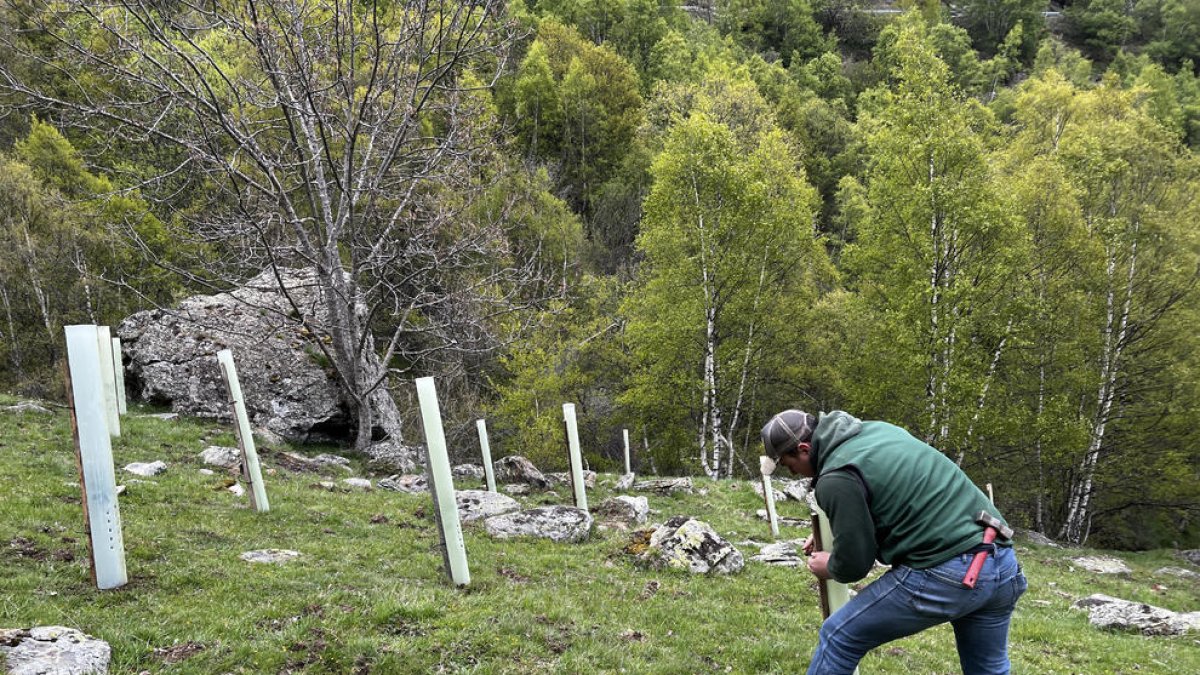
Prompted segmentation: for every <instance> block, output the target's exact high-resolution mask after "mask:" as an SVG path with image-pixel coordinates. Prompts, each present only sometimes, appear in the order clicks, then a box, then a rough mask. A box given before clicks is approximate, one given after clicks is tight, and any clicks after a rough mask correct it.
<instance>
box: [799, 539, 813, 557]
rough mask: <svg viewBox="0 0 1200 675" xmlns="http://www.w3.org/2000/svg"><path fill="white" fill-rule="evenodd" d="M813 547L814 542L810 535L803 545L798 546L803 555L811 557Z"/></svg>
mask: <svg viewBox="0 0 1200 675" xmlns="http://www.w3.org/2000/svg"><path fill="white" fill-rule="evenodd" d="M815 545H816V542H814V541H813V538H812V535H809V536H808V538H807V539H805V540H804V543H803V544H801V545H800V546H801V548H803V549H804V555H812V554H813V546H815Z"/></svg>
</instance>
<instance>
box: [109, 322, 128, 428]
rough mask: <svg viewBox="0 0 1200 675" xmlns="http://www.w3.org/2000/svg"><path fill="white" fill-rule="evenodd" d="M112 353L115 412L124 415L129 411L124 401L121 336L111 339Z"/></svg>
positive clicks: (123, 357)
mask: <svg viewBox="0 0 1200 675" xmlns="http://www.w3.org/2000/svg"><path fill="white" fill-rule="evenodd" d="M112 353H113V374H114V375H115V376H116V377H115V380H114V381H115V384H116V390H117V414H119V415H124V414H126V413H128V412H129V407H128V406H127V405H126V402H125V356H124V354H123V353H122V351H121V338H116V337H115V338H113V339H112Z"/></svg>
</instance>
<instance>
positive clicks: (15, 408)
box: [0, 401, 53, 415]
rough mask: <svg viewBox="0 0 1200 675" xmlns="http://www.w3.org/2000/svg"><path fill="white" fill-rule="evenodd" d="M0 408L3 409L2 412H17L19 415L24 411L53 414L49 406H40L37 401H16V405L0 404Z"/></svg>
mask: <svg viewBox="0 0 1200 675" xmlns="http://www.w3.org/2000/svg"><path fill="white" fill-rule="evenodd" d="M0 410H3V411H4V412H10V413H17V414H20V415H24V414H25V413H33V414H36V415H51V414H53V413H52V412H51V411H50V409H49V408H46V407H45V406H42V405H38V404H37V403H35V402H33V401H21V402H20V403H18V404H16V405H5V406H0Z"/></svg>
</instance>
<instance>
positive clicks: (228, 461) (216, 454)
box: [200, 445, 242, 469]
mask: <svg viewBox="0 0 1200 675" xmlns="http://www.w3.org/2000/svg"><path fill="white" fill-rule="evenodd" d="M200 461H201V462H204V463H205V464H208V465H209V466H219V467H221V468H224V469H232V468H234V467H236V466H238V465H239V464H241V463H242V451H241V450H238V449H237V448H230V447H227V446H223V445H210V446H208V447H207V448H205V449H204V450H203V451H202V452H201V453H200Z"/></svg>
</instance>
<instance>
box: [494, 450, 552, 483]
mask: <svg viewBox="0 0 1200 675" xmlns="http://www.w3.org/2000/svg"><path fill="white" fill-rule="evenodd" d="M492 472H493V474H494V475H495V476H496V482H497V483H502V484H507V483H524V484H525V485H528V486H529V487H531V488H533V489H536V490H545V489H546V488H548V487H550V481H548V480H546V476H544V475H543V474H542V472H541V471H538V468H537V467H536V466H534V465H533V462H531V461H529V460H528V459H525V458H524V457H522V456H520V455H509V456H508V457H503V458H501V459H500V460H499V461H497V462H496V463H495V464H494V465H493V466H492Z"/></svg>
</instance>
